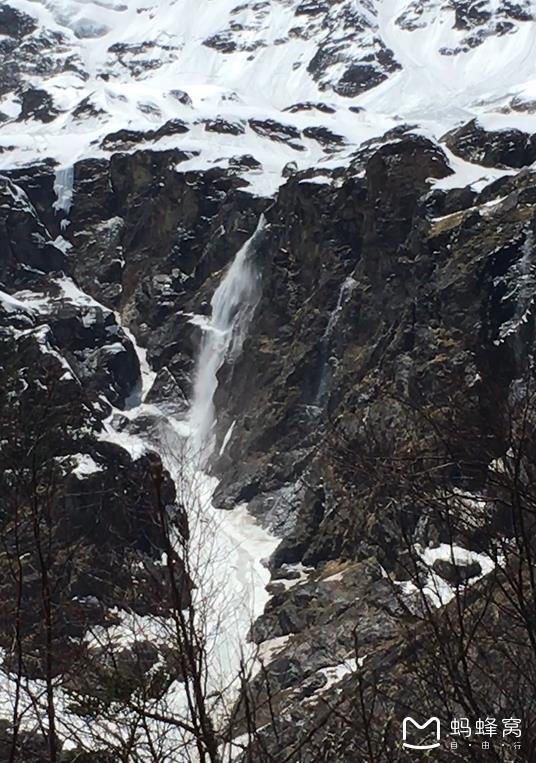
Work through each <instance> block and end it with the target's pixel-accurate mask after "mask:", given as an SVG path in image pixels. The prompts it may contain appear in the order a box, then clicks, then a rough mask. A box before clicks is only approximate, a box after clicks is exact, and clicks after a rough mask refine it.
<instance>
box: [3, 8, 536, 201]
mask: <svg viewBox="0 0 536 763" xmlns="http://www.w3.org/2000/svg"><path fill="white" fill-rule="evenodd" d="M535 60H536V21H535V8H534V3H532V2H530V0H519V2H513V1H512V0H480V1H479V2H474V1H473V0H450V1H449V0H447V1H444V0H430V2H426V3H423V2H419V1H418V0H335V1H331V2H325V1H324V2H323V1H322V0H271V1H270V2H268V1H265V2H263V1H262V0H244V1H243V2H240V0H217V2H214V0H200V1H199V2H193V0H152V2H149V3H148V2H144V0H132V1H129V2H128V3H121V2H119V1H118V0H110V1H109V2H104V1H102V0H96V1H95V2H80V1H79V0H9V3H4V4H3V6H2V8H0V61H1V64H2V76H1V78H0V167H4V168H5V167H12V166H13V165H16V164H18V165H20V164H29V163H31V162H35V161H36V159H37V158H42V157H43V156H50V157H52V158H54V159H55V160H57V161H58V162H59V163H60V165H62V166H70V165H72V164H73V163H74V162H75V161H76V160H77V159H80V158H84V157H87V156H102V155H107V154H109V153H110V152H113V151H117V150H118V149H119V150H133V149H135V148H138V147H139V146H140V145H143V144H147V143H149V144H154V146H155V147H156V148H158V149H161V148H162V149H164V148H169V147H170V146H173V147H179V148H181V149H182V150H183V151H185V152H188V153H189V155H191V158H190V159H189V160H187V162H186V163H183V164H182V165H181V168H185V169H186V168H188V167H191V168H194V167H195V168H202V167H207V166H211V165H215V164H216V165H220V166H227V165H229V163H230V164H231V166H233V165H236V161H237V159H236V158H237V157H243V156H244V155H247V156H248V159H247V160H246V162H245V163H242V165H241V167H240V172H243V174H244V177H245V178H246V179H247V180H248V181H249V182H250V184H251V186H250V187H251V190H253V191H255V192H259V193H264V194H266V193H271V192H272V191H273V189H274V188H275V187H276V186H277V185H278V184H279V182H280V177H281V171H282V169H283V167H284V166H285V165H286V164H287V163H288V162H295V163H296V165H297V167H298V168H299V169H302V168H307V167H320V168H322V167H331V166H338V165H340V164H343V163H344V159H345V158H346V157H348V155H349V154H351V153H352V152H353V151H354V150H355V147H356V146H357V145H360V144H361V143H362V142H363V141H364V140H366V139H369V138H371V137H373V136H377V135H381V134H383V133H385V132H386V131H387V130H388V129H390V128H392V127H394V126H397V125H400V124H404V123H411V124H412V125H415V124H417V125H418V126H419V127H420V128H421V129H422V130H424V131H425V132H426V133H427V134H428V135H430V136H432V137H434V138H436V139H439V138H440V137H441V136H442V135H443V134H444V133H445V132H446V131H447V130H449V129H452V128H454V127H455V126H457V125H458V124H461V123H463V122H467V121H469V120H470V119H472V118H475V117H477V118H478V119H479V120H480V121H481V122H482V124H483V125H484V126H485V127H492V128H494V129H497V128H499V129H500V128H502V127H505V126H508V127H509V128H512V127H514V126H519V127H520V128H521V129H525V130H527V129H528V130H531V128H532V131H534V123H535V122H536V118H535V117H534V111H535V110H536V81H535V65H534V61H535ZM250 157H253V160H252V159H251V158H250ZM259 163H260V164H259Z"/></svg>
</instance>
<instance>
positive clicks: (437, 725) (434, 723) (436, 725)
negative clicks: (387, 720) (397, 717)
mask: <svg viewBox="0 0 536 763" xmlns="http://www.w3.org/2000/svg"><path fill="white" fill-rule="evenodd" d="M410 724H411V725H412V726H414V727H415V728H416V729H419V731H422V730H423V729H426V728H428V726H431V727H432V728H431V729H430V731H434V729H435V739H436V741H435V742H432V743H431V744H410V742H407V741H406V739H407V736H408V726H409V725H410ZM440 739H441V722H440V720H439V718H435V717H433V718H428V720H427V721H425V722H424V723H423V724H420V723H417V721H415V720H413V718H411V717H410V716H409V715H408V716H407V717H406V718H404V720H403V721H402V745H403V746H404V747H409V748H410V750H433V749H434V748H435V747H439V741H440Z"/></svg>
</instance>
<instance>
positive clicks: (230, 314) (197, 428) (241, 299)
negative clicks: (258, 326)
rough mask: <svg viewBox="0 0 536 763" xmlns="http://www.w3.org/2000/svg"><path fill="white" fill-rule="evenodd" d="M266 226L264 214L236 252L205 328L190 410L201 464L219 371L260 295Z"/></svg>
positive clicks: (238, 345)
mask: <svg viewBox="0 0 536 763" xmlns="http://www.w3.org/2000/svg"><path fill="white" fill-rule="evenodd" d="M265 227H266V220H265V218H264V215H261V217H260V219H259V223H258V225H257V228H256V230H255V232H254V234H253V235H252V236H251V238H249V239H248V241H246V243H245V244H244V246H243V247H242V248H241V249H240V250H239V251H238V252H237V254H236V255H235V258H234V260H233V262H232V264H231V266H230V267H229V269H228V270H227V273H226V274H225V276H224V278H223V279H222V281H221V283H220V285H219V286H218V288H217V289H216V291H215V292H214V296H213V297H212V301H211V307H212V315H211V318H210V321H209V323H208V324H206V325H205V328H204V334H203V338H202V342H201V350H200V353H199V358H198V361H197V370H196V375H195V381H194V388H193V396H192V405H191V408H190V427H191V431H192V440H193V443H192V444H193V446H194V452H195V453H196V454H197V455H198V457H199V458H200V459H201V461H202V462H203V461H204V460H206V458H207V457H208V456H209V455H210V453H211V452H212V446H213V436H212V429H213V425H214V393H215V392H216V388H217V386H218V371H219V369H220V368H221V366H222V365H223V363H224V361H225V360H226V359H229V360H233V359H234V358H236V357H237V356H238V354H239V353H240V351H241V349H242V344H243V342H244V338H245V335H246V332H247V328H248V326H249V323H250V320H251V318H252V316H253V313H254V312H255V308H256V307H257V304H258V302H259V298H260V295H261V286H260V275H259V272H258V269H257V266H256V263H255V261H254V255H255V252H256V251H257V248H258V246H259V244H260V240H261V237H262V236H263V232H264V229H265Z"/></svg>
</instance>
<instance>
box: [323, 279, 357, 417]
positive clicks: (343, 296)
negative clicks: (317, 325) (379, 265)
mask: <svg viewBox="0 0 536 763" xmlns="http://www.w3.org/2000/svg"><path fill="white" fill-rule="evenodd" d="M356 285H357V281H356V280H355V278H352V277H351V276H348V278H345V280H344V281H343V282H342V285H341V288H340V290H339V297H338V299H337V304H336V305H335V309H334V310H333V312H332V313H331V315H330V316H329V320H328V323H327V326H326V328H325V331H324V333H323V335H322V339H321V343H320V381H319V383H318V389H317V392H316V397H315V405H317V406H319V407H321V406H322V405H324V404H325V403H326V402H327V397H328V395H329V383H330V381H331V373H330V370H331V369H330V365H329V357H328V353H329V349H330V345H331V337H332V335H333V331H334V330H335V326H336V325H337V323H338V322H339V318H340V317H341V313H342V310H343V307H344V305H345V304H346V303H347V302H348V300H349V299H350V297H351V296H352V292H353V290H354V289H355V287H356Z"/></svg>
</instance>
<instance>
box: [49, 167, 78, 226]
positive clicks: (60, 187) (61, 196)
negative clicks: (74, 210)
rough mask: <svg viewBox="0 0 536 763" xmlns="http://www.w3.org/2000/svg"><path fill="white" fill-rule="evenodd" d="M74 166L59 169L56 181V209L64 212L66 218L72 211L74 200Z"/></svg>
mask: <svg viewBox="0 0 536 763" xmlns="http://www.w3.org/2000/svg"><path fill="white" fill-rule="evenodd" d="M73 183H74V164H70V165H67V166H65V167H58V169H57V170H56V177H55V179H54V193H55V194H56V201H55V202H54V209H56V210H57V211H59V212H63V213H64V214H65V215H66V216H67V215H68V214H69V212H70V211H71V204H72V200H73Z"/></svg>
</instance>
